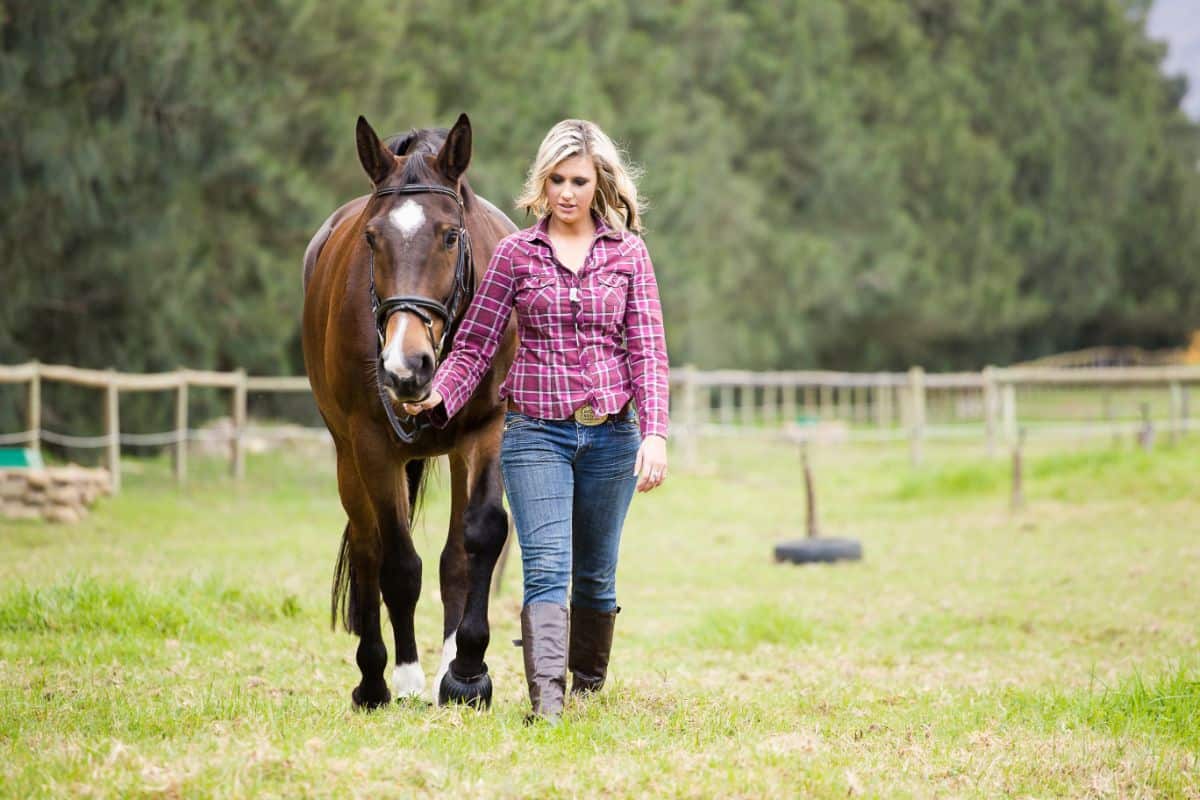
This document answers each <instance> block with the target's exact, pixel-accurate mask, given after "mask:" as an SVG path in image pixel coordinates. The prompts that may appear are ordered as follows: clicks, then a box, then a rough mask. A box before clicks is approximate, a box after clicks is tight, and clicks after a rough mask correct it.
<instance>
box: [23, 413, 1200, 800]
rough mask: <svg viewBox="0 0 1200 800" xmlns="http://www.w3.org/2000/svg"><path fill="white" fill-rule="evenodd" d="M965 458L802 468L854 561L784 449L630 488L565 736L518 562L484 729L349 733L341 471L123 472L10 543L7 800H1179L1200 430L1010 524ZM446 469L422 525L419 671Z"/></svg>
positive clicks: (1192, 722)
mask: <svg viewBox="0 0 1200 800" xmlns="http://www.w3.org/2000/svg"><path fill="white" fill-rule="evenodd" d="M1056 447H1059V448H1061V447H1063V444H1062V443H1057V444H1056ZM981 451H982V448H981V447H980V446H978V445H976V444H972V445H970V446H967V445H959V446H955V447H949V446H933V445H931V446H930V447H929V448H928V450H927V454H926V456H927V458H926V463H925V465H924V466H923V467H921V468H920V469H915V470H914V469H912V468H910V467H909V465H908V461H907V458H908V455H907V450H906V449H905V448H904V447H903V446H901V445H880V446H868V445H858V446H855V447H853V448H847V449H839V450H833V449H830V450H818V451H816V452H815V453H814V458H813V460H814V465H815V467H816V477H817V483H818V493H819V494H818V496H819V502H820V513H821V521H822V523H823V527H824V529H825V533H826V534H827V535H838V536H850V537H854V538H857V539H859V540H861V541H862V543H863V546H864V549H865V554H866V557H865V560H864V561H863V562H861V563H858V564H845V565H837V566H821V567H794V566H783V565H777V564H774V563H772V560H771V550H772V547H773V545H774V544H775V543H776V542H777V541H780V540H783V539H789V538H795V537H798V536H801V535H803V526H804V515H803V490H802V486H803V484H802V477H801V471H800V465H799V459H798V457H797V452H796V450H795V448H794V447H789V446H785V445H780V444H769V443H742V442H737V441H734V440H714V441H711V442H706V443H705V446H704V448H703V449H702V451H701V452H702V454H703V458H704V459H705V461H704V463H702V464H700V465H699V466H698V467H697V468H695V469H694V470H692V471H690V472H685V471H682V470H681V469H679V468H676V471H675V472H674V474H673V475H672V476H671V478H670V480H669V482H668V483H667V484H666V485H665V486H664V487H663V488H662V489H661V490H659V491H658V492H656V493H653V494H651V495H647V496H639V497H638V498H637V499H636V500H635V503H634V507H633V509H632V511H631V514H630V520H629V523H628V526H627V528H626V533H625V541H624V546H623V554H622V561H621V572H620V577H619V591H620V602H621V605H622V606H623V608H624V611H623V613H622V614H621V616H620V618H619V623H618V624H619V629H618V634H617V644H616V649H615V653H614V657H613V667H612V680H611V684H610V686H609V687H608V688H607V689H606V690H605V693H604V694H603V695H601V696H600V697H598V698H595V699H593V700H591V701H589V702H588V703H587V704H583V705H572V706H571V707H570V708H569V710H568V714H567V717H566V721H565V723H564V724H563V725H561V726H560V727H558V728H553V729H550V728H546V727H532V728H531V727H526V726H525V725H523V724H522V718H523V716H524V713H525V709H526V703H527V700H526V697H525V691H524V686H523V677H522V672H521V663H520V652H519V650H518V649H516V648H514V647H512V646H511V645H510V644H509V642H510V640H511V639H513V638H515V637H516V636H517V635H518V612H519V606H520V598H519V593H518V591H517V586H518V584H519V566H518V559H517V558H515V557H514V559H513V560H512V561H511V562H510V565H509V570H508V574H507V575H506V578H507V580H506V585H505V587H504V591H503V592H502V594H501V596H500V597H499V598H498V599H497V600H496V601H495V602H494V604H493V607H492V612H491V619H492V622H493V630H492V647H491V650H490V653H489V657H488V662H489V664H490V666H491V671H492V675H493V677H494V679H495V681H496V698H495V704H494V706H493V709H492V710H491V711H490V712H489V713H482V714H481V713H476V712H474V711H470V710H464V709H461V708H445V709H435V708H432V707H429V706H427V705H423V704H406V705H398V706H395V707H393V708H389V709H385V710H383V711H380V712H377V713H373V714H361V713H355V712H353V711H351V710H350V689H351V687H352V686H353V684H354V682H355V681H356V677H357V670H356V668H355V666H354V658H353V653H354V644H355V640H354V639H352V638H351V637H349V636H348V635H346V634H344V633H331V632H330V630H329V625H328V589H329V578H330V574H331V570H332V566H333V560H334V556H335V553H336V549H337V545H338V539H339V536H340V532H341V529H342V521H343V516H342V512H341V509H340V506H339V505H338V502H337V498H336V494H335V490H334V482H333V476H332V464H331V462H329V461H328V460H326V459H325V458H324V457H313V456H301V455H296V454H291V455H289V454H273V455H263V456H252V457H251V460H250V463H249V464H248V468H247V476H248V477H247V479H246V480H245V481H243V482H240V483H235V482H233V481H232V480H230V479H228V478H226V477H225V476H224V472H223V471H224V469H225V465H224V464H223V463H221V462H219V461H211V462H209V461H204V460H199V461H196V462H195V463H193V464H192V468H191V472H192V482H191V485H190V486H189V488H187V489H186V490H184V491H179V490H177V489H175V488H174V486H173V485H172V482H171V480H172V479H171V475H170V468H169V464H167V463H166V462H165V461H162V460H148V461H140V460H133V459H130V460H127V461H126V462H125V476H124V480H125V486H124V490H123V492H122V494H121V495H120V496H119V497H117V498H114V499H110V500H106V501H103V502H102V503H101V504H100V505H99V506H98V507H97V508H96V509H95V510H94V511H93V513H92V515H91V516H90V518H89V519H88V520H87V521H85V522H84V523H82V524H80V525H78V526H75V527H70V528H67V527H58V526H47V525H42V524H35V523H23V522H22V523H17V522H2V523H0V794H3V795H4V796H8V797H36V796H60V797H61V796H71V797H85V796H112V797H118V796H119V797H127V796H168V797H170V796H180V797H195V796H219V797H244V796H262V797H270V796H276V797H295V796H329V797H345V796H361V797H386V796H395V797H412V796H441V795H446V794H451V793H455V794H461V795H465V796H471V797H521V796H540V797H585V796H595V795H600V794H604V795H611V796H616V797H624V796H664V797H717V796H729V797H777V796H817V797H845V796H856V795H863V796H878V797H896V796H917V797H932V796H938V797H949V796H953V797H976V796H977V797H994V796H998V795H1012V796H1035V797H1047V796H1075V797H1110V796H1111V797H1151V796H1152V797H1200V651H1198V648H1197V644H1198V639H1200V613H1197V608H1198V603H1197V601H1198V599H1200V493H1198V492H1197V478H1198V473H1200V435H1196V434H1192V435H1189V436H1187V437H1185V438H1184V439H1183V440H1182V441H1181V442H1179V443H1178V444H1176V445H1174V446H1165V445H1163V446H1160V447H1158V448H1157V449H1156V450H1155V451H1154V452H1152V453H1143V452H1140V451H1138V450H1135V449H1133V448H1132V447H1131V446H1129V445H1123V446H1112V445H1109V444H1107V443H1103V444H1093V445H1090V446H1088V447H1087V448H1086V449H1074V450H1070V451H1066V450H1055V451H1051V450H1039V449H1037V448H1036V447H1035V448H1034V449H1032V451H1031V452H1030V453H1029V454H1028V458H1027V462H1028V463H1027V469H1026V475H1025V495H1026V506H1025V508H1024V509H1023V510H1021V511H1019V512H1016V513H1014V512H1011V511H1010V510H1009V508H1008V464H1007V462H1006V461H1004V460H1003V459H997V460H994V461H988V460H986V459H985V458H984V457H983V454H982V452H981ZM443 480H444V478H440V479H439V480H436V481H435V482H434V484H433V486H432V487H431V491H430V493H429V496H428V499H429V503H428V510H427V512H426V514H425V515H424V517H423V518H422V521H421V523H420V524H419V526H418V528H417V532H416V539H417V542H418V546H419V549H420V550H421V553H422V555H423V557H424V559H425V565H426V566H425V590H424V592H423V596H422V599H421V602H420V605H419V607H418V617H417V632H418V640H419V644H420V647H421V651H422V659H423V665H424V667H425V671H426V675H427V679H430V680H431V679H432V673H433V671H434V669H436V666H437V656H438V652H439V650H440V642H439V639H440V629H441V622H440V613H441V612H440V604H439V603H438V599H437V578H436V564H437V557H436V554H437V551H438V549H439V548H440V545H441V540H442V537H443V530H444V520H445V517H446V503H445V496H446V492H445V487H444V485H443V483H442V481H443ZM389 671H390V670H389Z"/></svg>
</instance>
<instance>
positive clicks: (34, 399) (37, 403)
mask: <svg viewBox="0 0 1200 800" xmlns="http://www.w3.org/2000/svg"><path fill="white" fill-rule="evenodd" d="M25 420H26V422H25V429H26V430H28V431H30V432H31V434H32V436H33V439H32V440H31V441H30V442H29V446H30V448H32V449H34V450H41V449H42V373H41V367H40V365H39V364H38V362H36V361H34V362H33V375H32V376H30V378H29V408H28V409H26V417H25Z"/></svg>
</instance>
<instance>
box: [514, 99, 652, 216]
mask: <svg viewBox="0 0 1200 800" xmlns="http://www.w3.org/2000/svg"><path fill="white" fill-rule="evenodd" d="M579 155H584V156H590V157H591V159H592V163H593V164H594V165H595V166H596V194H595V195H594V196H593V197H592V209H593V210H594V211H595V212H596V213H597V214H599V215H600V218H601V219H603V220H604V221H605V222H606V223H607V224H608V225H609V227H612V228H615V229H616V230H619V231H623V230H631V231H633V232H634V233H641V230H642V211H643V209H644V203H643V201H642V200H641V199H640V198H639V197H638V190H637V184H636V183H635V182H634V181H635V179H636V178H638V177H639V176H640V175H639V170H638V169H637V168H636V167H634V166H633V165H631V164H627V163H626V162H625V159H624V158H623V157H622V155H621V152H620V150H618V149H617V146H616V145H615V144H613V141H612V139H609V138H608V136H607V135H606V134H605V133H604V131H602V130H600V126H598V125H597V124H596V123H594V122H588V121H587V120H585V119H564V120H563V121H562V122H560V123H558V124H557V125H555V126H554V127H553V128H551V129H550V132H549V133H547V134H546V138H545V139H543V140H542V144H541V146H540V147H538V152H537V158H535V159H534V160H533V166H531V167H530V168H529V174H528V175H527V176H526V177H525V188H524V189H523V190H522V191H521V195H520V196H519V197H518V198H517V208H523V209H525V210H526V211H528V212H532V213H534V214H536V215H537V216H538V217H539V218H540V217H543V216H545V215H546V214H548V213H550V202H549V201H548V200H547V199H546V179H547V178H549V177H550V173H551V172H552V171H553V170H554V168H555V167H556V166H558V165H559V164H561V163H562V162H563V161H565V160H566V159H568V158H571V157H573V156H579Z"/></svg>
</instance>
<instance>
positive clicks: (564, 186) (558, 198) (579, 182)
mask: <svg viewBox="0 0 1200 800" xmlns="http://www.w3.org/2000/svg"><path fill="white" fill-rule="evenodd" d="M595 194H596V165H595V164H593V163H592V159H591V157H590V156H584V155H578V156H571V157H570V158H564V159H563V160H562V161H560V162H558V163H557V164H555V165H554V169H552V170H550V174H549V175H548V176H547V177H546V199H547V200H548V201H549V202H550V213H551V214H553V215H554V218H555V219H556V220H558V221H559V222H561V223H562V224H564V225H574V224H576V223H577V222H580V221H581V220H583V219H586V218H587V215H588V213H589V211H590V210H591V207H592V196H593V195H595Z"/></svg>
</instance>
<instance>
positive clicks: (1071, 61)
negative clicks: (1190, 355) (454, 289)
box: [0, 0, 1200, 373]
mask: <svg viewBox="0 0 1200 800" xmlns="http://www.w3.org/2000/svg"><path fill="white" fill-rule="evenodd" d="M1144 5H1145V3H1144V2H1129V3H1123V2H1118V0H1080V2H1073V3H1027V2H1024V0H955V1H954V2H951V0H887V1H886V2H879V1H878V0H846V1H845V2H842V1H841V0H806V1H805V2H794V3H787V4H771V3H756V4H745V3H735V2H729V0H689V1H688V2H683V3H671V4H656V3H649V4H648V3H639V2H620V3H611V2H604V3H602V2H598V0H590V1H589V2H567V1H566V0H552V1H551V2H549V3H539V4H530V3H522V2H516V0H497V1H496V2H490V3H477V2H466V1H465V0H463V1H462V2H459V3H457V4H456V7H454V8H453V9H447V6H446V5H445V4H444V3H435V2H431V1H430V0H405V1H404V2H401V3H395V2H383V0H360V2H355V3H336V4H335V3H320V2H316V0H286V1H284V2H278V3H267V4H249V5H247V4H244V3H238V2H233V1H232V0H210V2H204V3H199V2H196V0H155V1H154V2H150V3H134V2H115V3H114V2H103V1H102V0H79V1H78V2H71V3H67V2H63V0H38V1H37V2H34V1H33V0H3V2H2V3H0V26H2V27H0V34H2V37H0V106H2V108H3V114H0V141H2V142H3V145H0V160H2V164H3V167H2V170H0V176H2V177H0V203H2V205H3V208H4V209H5V214H4V215H3V217H2V218H0V248H3V252H4V259H3V261H2V262H0V276H2V279H0V284H2V285H3V289H4V291H3V293H2V295H0V363H9V362H15V361H22V360H25V359H28V358H39V359H41V360H44V361H53V362H68V363H72V364H76V365H81V366H95V367H107V366H114V367H117V368H120V369H125V370H156V369H171V368H174V367H175V366H177V365H181V364H182V365H187V366H192V367H200V368H232V367H244V368H246V369H247V370H250V371H252V372H256V373H291V372H296V371H298V370H299V369H300V368H301V362H300V358H299V351H298V331H297V327H298V319H299V309H300V304H301V295H300V286H299V265H300V260H301V256H302V253H303V250H304V247H305V244H306V243H307V240H308V237H309V235H310V234H311V232H312V231H314V230H315V228H316V227H317V225H318V224H319V223H320V222H321V220H322V219H323V218H324V217H325V215H326V214H327V213H328V212H329V211H331V210H332V209H333V208H335V207H336V206H337V205H339V204H340V203H341V202H343V201H344V200H345V199H347V198H348V197H349V196H352V195H354V194H356V193H358V192H360V191H362V189H363V188H364V187H365V181H364V178H363V176H362V174H361V170H360V168H359V166H358V164H357V160H356V158H355V156H354V149H353V136H352V134H351V130H352V126H353V122H354V119H355V117H356V115H357V114H358V113H365V114H366V115H367V116H368V118H370V119H371V120H372V121H373V122H374V123H376V125H377V127H379V128H380V129H381V130H401V129H406V128H408V127H411V126H425V125H431V124H445V123H446V122H448V121H449V120H451V119H453V118H454V116H455V115H456V114H457V113H458V112H459V111H461V110H466V111H468V112H469V113H470V114H471V116H472V119H473V122H474V125H475V131H476V138H475V142H476V152H475V158H474V163H473V166H472V168H471V172H470V175H471V178H472V181H473V182H474V184H475V186H476V188H477V189H479V190H481V191H482V193H483V194H484V195H486V196H489V197H490V198H492V199H493V200H495V201H496V202H497V203H498V204H499V205H501V206H502V207H505V208H508V207H510V204H509V200H510V198H511V197H512V196H513V195H514V194H515V193H516V190H517V188H518V187H519V184H520V182H521V180H522V177H523V173H524V170H525V168H526V166H527V164H528V162H529V160H530V159H531V157H532V154H533V151H534V149H535V147H536V144H537V142H538V141H539V140H540V137H541V135H542V134H543V132H544V131H545V130H546V128H548V126H549V125H551V124H552V123H553V122H555V121H557V120H558V119H560V118H563V117H566V116H584V117H589V118H592V119H595V120H596V121H598V122H599V123H600V124H601V125H602V126H604V127H605V128H606V129H608V130H609V131H611V132H612V133H613V134H614V135H615V136H616V137H617V138H618V139H620V140H622V141H623V142H624V143H625V144H626V145H627V148H628V150H629V152H630V153H631V154H632V156H633V157H634V158H635V159H636V160H637V161H638V162H640V163H641V164H643V165H644V167H645V171H646V175H645V179H644V191H645V193H646V195H647V196H648V198H649V199H650V201H651V204H652V210H651V212H650V214H649V216H648V217H647V223H648V225H649V232H648V234H647V236H648V241H649V242H650V246H651V251H652V253H653V255H654V257H655V260H656V264H657V267H658V271H659V276H660V282H661V285H662V292H663V298H664V303H665V306H666V314H667V322H668V340H669V345H670V350H671V353H672V360H673V362H675V363H679V364H682V363H688V362H691V363H695V364H698V365H700V366H709V367H715V366H744V367H751V368H794V367H800V366H824V367H829V368H844V369H853V368H863V369H876V368H903V367H905V366H907V365H908V364H910V363H914V362H920V363H923V364H924V365H926V366H927V367H931V368H938V367H964V366H969V367H978V366H980V365H981V364H983V363H986V362H989V361H990V362H996V363H1005V362H1007V361H1009V360H1012V359H1017V358H1023V357H1030V356H1035V355H1040V354H1044V353H1046V352H1050V351H1054V350H1060V349H1067V348H1074V347H1079V346H1083V345H1090V344H1097V343H1109V342H1119V343H1125V344H1142V345H1149V346H1158V345H1162V344H1165V343H1174V342H1179V341H1181V339H1182V337H1183V335H1184V334H1185V332H1186V331H1188V330H1190V329H1192V328H1194V327H1197V320H1198V319H1200V226H1197V225H1196V224H1195V222H1196V220H1197V219H1198V218H1200V176H1198V175H1197V170H1196V163H1197V160H1198V158H1200V137H1198V135H1197V132H1198V128H1197V125H1196V124H1195V123H1192V122H1190V121H1189V120H1187V119H1186V118H1185V117H1184V116H1183V115H1182V113H1181V112H1180V110H1179V104H1180V100H1181V94H1180V88H1179V82H1178V81H1176V80H1172V79H1168V78H1167V77H1164V76H1163V75H1162V74H1161V73H1160V72H1159V69H1158V65H1159V63H1160V62H1161V59H1162V56H1163V48H1162V46H1161V45H1159V44H1156V43H1153V42H1151V41H1150V40H1148V39H1147V38H1146V35H1145V33H1144V30H1143V22H1142V20H1143V18H1144V14H1145V10H1144ZM517 222H518V223H524V222H527V220H524V219H518V220H517ZM718 331H719V332H720V335H714V332H718Z"/></svg>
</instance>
